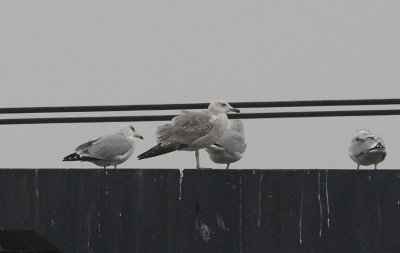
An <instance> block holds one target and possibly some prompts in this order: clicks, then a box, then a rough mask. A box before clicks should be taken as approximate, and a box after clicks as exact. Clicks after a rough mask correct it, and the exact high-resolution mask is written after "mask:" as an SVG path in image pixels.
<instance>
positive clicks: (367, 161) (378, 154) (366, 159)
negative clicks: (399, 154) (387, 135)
mask: <svg viewBox="0 0 400 253" xmlns="http://www.w3.org/2000/svg"><path fill="white" fill-rule="evenodd" d="M349 155H350V158H351V159H352V160H353V161H354V162H355V163H357V169H360V165H364V166H368V165H371V164H374V165H375V169H376V165H377V164H378V163H380V162H382V161H383V160H384V159H385V157H386V150H385V143H384V142H383V140H382V139H381V138H380V137H378V136H376V135H374V134H373V133H371V132H370V131H368V130H366V129H361V130H358V131H357V132H356V135H355V136H354V138H353V139H352V140H351V144H350V148H349Z"/></svg>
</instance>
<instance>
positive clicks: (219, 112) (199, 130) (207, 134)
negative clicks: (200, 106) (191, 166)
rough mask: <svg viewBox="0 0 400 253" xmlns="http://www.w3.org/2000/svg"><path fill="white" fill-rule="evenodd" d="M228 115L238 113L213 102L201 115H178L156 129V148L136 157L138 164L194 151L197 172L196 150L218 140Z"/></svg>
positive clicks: (198, 113)
mask: <svg viewBox="0 0 400 253" xmlns="http://www.w3.org/2000/svg"><path fill="white" fill-rule="evenodd" d="M228 112H240V111H239V110H238V109H235V108H233V107H232V106H230V105H229V104H228V103H227V102H225V101H222V100H215V101H213V102H212V103H211V104H210V105H209V106H208V109H207V110H204V111H201V112H191V111H186V110H184V111H182V114H181V115H179V116H176V117H175V118H173V119H172V123H168V124H165V125H162V126H159V127H158V128H157V131H156V137H157V145H156V146H154V147H153V148H151V149H149V150H148V151H146V152H144V153H143V154H141V155H139V156H138V158H139V160H140V159H145V158H149V157H153V156H158V155H162V154H166V153H169V152H172V151H176V150H185V151H195V155H196V168H197V169H200V168H201V167H200V161H199V150H200V149H202V148H206V147H208V146H210V145H211V144H213V143H215V142H216V141H218V140H219V138H221V136H222V135H223V133H224V131H225V130H226V128H227V126H228V117H227V116H226V113H228Z"/></svg>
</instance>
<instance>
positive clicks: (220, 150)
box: [205, 119, 247, 169]
mask: <svg viewBox="0 0 400 253" xmlns="http://www.w3.org/2000/svg"><path fill="white" fill-rule="evenodd" d="M246 147H247V144H246V142H245V139H244V127H243V122H242V121H241V120H239V119H234V120H232V121H231V125H230V129H226V130H225V132H224V134H223V135H222V137H221V139H219V140H218V141H217V142H216V143H214V144H213V145H211V146H209V147H208V148H206V149H205V150H206V152H207V153H208V155H209V156H210V159H211V160H212V161H213V162H215V163H223V164H226V169H229V165H230V164H231V163H234V162H237V161H239V160H240V159H241V158H242V156H243V153H244V152H245V151H246Z"/></svg>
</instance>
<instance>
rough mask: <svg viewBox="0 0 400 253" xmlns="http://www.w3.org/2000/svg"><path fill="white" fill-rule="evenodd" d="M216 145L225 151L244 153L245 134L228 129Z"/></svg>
mask: <svg viewBox="0 0 400 253" xmlns="http://www.w3.org/2000/svg"><path fill="white" fill-rule="evenodd" d="M216 146H220V147H222V148H223V149H224V151H225V152H227V153H230V154H234V153H239V154H243V153H244V152H245V150H246V146H247V145H246V142H245V139H244V137H243V135H241V134H239V133H238V132H236V131H233V130H230V129H228V130H226V131H225V132H224V135H222V137H221V138H220V139H219V140H218V141H217V142H216Z"/></svg>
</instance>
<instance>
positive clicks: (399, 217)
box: [0, 169, 400, 253]
mask: <svg viewBox="0 0 400 253" xmlns="http://www.w3.org/2000/svg"><path fill="white" fill-rule="evenodd" d="M180 182H181V183H180ZM0 203H1V206H0V228H1V229H2V230H33V231H36V232H37V233H38V234H39V235H40V236H42V237H44V238H47V239H48V240H49V241H50V242H51V243H52V244H53V245H55V246H56V247H57V248H59V249H60V250H62V251H63V252H174V253H175V252H249V253H253V252H341V251H342V252H396V250H398V249H399V248H400V240H399V239H398V238H400V172H398V171H395V170H392V171H349V170H347V171H344V170H330V171H326V170H309V171H308V170H297V171H296V170H262V171H260V170H229V171H226V170H185V172H184V174H183V177H180V172H179V171H178V170H136V169H134V170H108V171H107V172H105V171H103V170H59V169H55V170H50V169H44V170H7V169H2V170H0Z"/></svg>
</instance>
